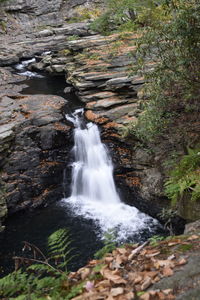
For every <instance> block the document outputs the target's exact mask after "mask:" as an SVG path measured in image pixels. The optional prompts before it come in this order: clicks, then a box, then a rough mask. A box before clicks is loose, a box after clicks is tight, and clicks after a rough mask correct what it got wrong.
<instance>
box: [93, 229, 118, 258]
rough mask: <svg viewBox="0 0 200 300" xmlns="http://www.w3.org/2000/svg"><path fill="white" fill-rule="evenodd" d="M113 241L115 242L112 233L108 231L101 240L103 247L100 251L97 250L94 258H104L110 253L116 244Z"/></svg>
mask: <svg viewBox="0 0 200 300" xmlns="http://www.w3.org/2000/svg"><path fill="white" fill-rule="evenodd" d="M114 240H115V233H114V231H113V230H110V231H108V232H106V233H105V235H104V239H103V243H104V245H105V246H104V247H103V248H101V249H100V250H98V251H97V252H96V253H95V255H94V257H95V258H98V259H100V258H102V257H104V255H105V254H106V253H109V252H112V251H113V250H114V249H115V248H116V242H115V241H114Z"/></svg>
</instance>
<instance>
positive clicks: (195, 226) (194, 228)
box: [184, 220, 200, 234]
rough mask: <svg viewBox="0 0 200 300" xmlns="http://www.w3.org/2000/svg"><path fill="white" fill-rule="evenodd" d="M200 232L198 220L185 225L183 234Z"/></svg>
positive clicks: (199, 221)
mask: <svg viewBox="0 0 200 300" xmlns="http://www.w3.org/2000/svg"><path fill="white" fill-rule="evenodd" d="M196 232H200V220H198V221H196V222H192V223H188V224H186V225H185V231H184V234H191V233H196Z"/></svg>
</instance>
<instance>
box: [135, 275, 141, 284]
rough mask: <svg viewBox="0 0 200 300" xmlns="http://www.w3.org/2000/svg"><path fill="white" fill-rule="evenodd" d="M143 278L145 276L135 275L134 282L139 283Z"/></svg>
mask: <svg viewBox="0 0 200 300" xmlns="http://www.w3.org/2000/svg"><path fill="white" fill-rule="evenodd" d="M142 279H143V277H142V276H141V275H138V276H137V277H135V279H134V283H135V284H138V283H140V282H141V281H142Z"/></svg>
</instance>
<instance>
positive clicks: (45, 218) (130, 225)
mask: <svg viewBox="0 0 200 300" xmlns="http://www.w3.org/2000/svg"><path fill="white" fill-rule="evenodd" d="M32 61H33V59H32V60H28V61H23V62H22V63H21V64H18V65H16V66H15V72H18V74H21V75H22V76H25V75H26V76H28V77H25V81H24V83H25V84H26V85H27V87H26V88H25V89H24V90H23V93H24V94H51V95H59V96H62V97H65V98H66V99H67V100H68V108H67V115H66V119H67V120H68V121H70V122H71V123H73V125H74V148H73V149H72V155H73V158H74V162H73V163H72V184H71V196H70V197H69V198H64V199H55V200H58V201H56V202H55V203H54V204H52V205H50V206H48V207H45V208H40V209H36V210H35V211H34V212H28V213H27V212H26V213H25V212H22V213H18V214H16V215H14V216H12V217H11V218H9V219H8V220H7V221H6V223H5V225H6V229H5V231H4V233H3V234H1V235H0V244H1V249H0V276H3V275H4V274H7V273H8V272H11V271H12V270H13V267H14V266H13V265H14V264H13V262H12V257H13V256H15V255H21V249H22V247H23V243H22V242H23V241H28V242H30V243H33V244H34V245H36V246H37V247H39V248H40V249H41V250H43V251H45V250H46V244H47V238H48V236H49V235H50V234H51V233H53V232H54V231H56V230H58V229H60V228H68V229H69V231H70V235H71V240H72V244H71V247H72V248H74V250H73V251H74V254H76V257H75V258H74V259H72V261H71V262H70V264H69V266H68V268H69V270H72V271H73V270H77V269H78V268H80V267H81V266H83V265H84V264H86V263H87V261H88V260H89V259H90V258H92V257H93V255H94V253H95V252H96V251H97V250H98V249H99V248H101V247H102V246H103V243H102V238H103V237H104V234H105V232H107V231H109V230H112V231H113V233H114V236H115V240H116V242H117V243H118V244H120V243H123V242H141V241H145V240H146V239H148V238H149V237H151V236H153V235H155V234H159V233H161V232H162V227H161V225H160V224H159V223H158V221H156V220H155V219H153V218H151V217H149V216H147V215H146V214H144V213H141V212H140V211H139V210H138V209H136V208H135V207H133V206H129V205H126V204H124V203H123V202H121V200H120V197H119V194H118V191H117V188H116V186H115V183H114V178H113V164H112V159H111V157H110V155H109V151H108V149H107V147H106V146H105V145H104V144H103V143H102V142H101V138H100V132H99V129H98V127H97V125H95V124H93V123H87V122H86V121H85V120H84V117H83V112H84V111H83V108H82V106H83V105H82V104H81V103H80V101H79V100H78V99H77V98H76V96H75V95H74V94H72V93H71V94H65V93H64V92H63V90H64V88H65V87H66V82H65V78H64V76H52V77H51V76H48V75H44V74H38V73H34V72H30V71H27V69H26V68H27V66H28V65H29V63H31V62H32Z"/></svg>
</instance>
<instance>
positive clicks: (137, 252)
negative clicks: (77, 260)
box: [69, 235, 200, 300]
mask: <svg viewBox="0 0 200 300" xmlns="http://www.w3.org/2000/svg"><path fill="white" fill-rule="evenodd" d="M197 239H198V240H200V236H198V235H195V236H194V235H193V236H190V237H189V238H185V239H184V240H183V239H180V238H172V239H171V240H168V241H167V240H166V241H162V242H160V243H159V244H158V245H157V246H150V245H147V244H148V243H144V244H143V245H140V246H138V245H125V246H124V248H117V249H115V250H114V251H113V252H112V253H109V254H107V255H106V256H105V257H104V258H103V259H101V260H93V261H91V262H89V264H88V265H87V266H86V267H85V268H81V269H79V270H78V271H77V272H75V273H71V274H70V276H69V280H70V282H71V283H72V285H76V284H79V283H80V282H83V281H84V290H83V292H82V294H81V295H79V296H78V297H75V298H73V299H74V300H104V299H105V300H133V299H141V300H162V299H163V300H172V299H175V296H174V294H173V290H171V289H167V288H166V289H165V290H151V286H152V285H153V284H154V283H156V282H158V281H160V280H161V279H162V278H164V277H169V276H172V275H173V274H174V272H175V271H176V269H178V268H180V267H182V266H183V265H184V264H186V263H187V258H186V257H185V256H186V255H185V253H184V257H183V253H180V251H179V250H178V249H179V247H180V246H182V245H188V244H190V243H191V242H194V245H195V242H196V240H197Z"/></svg>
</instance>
